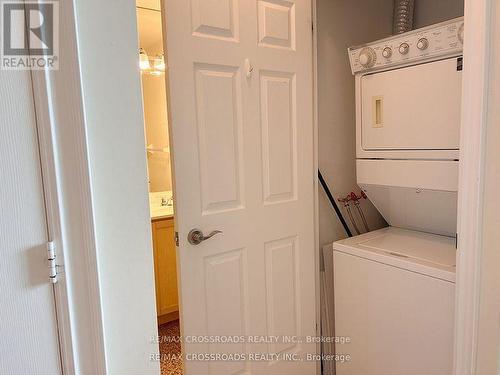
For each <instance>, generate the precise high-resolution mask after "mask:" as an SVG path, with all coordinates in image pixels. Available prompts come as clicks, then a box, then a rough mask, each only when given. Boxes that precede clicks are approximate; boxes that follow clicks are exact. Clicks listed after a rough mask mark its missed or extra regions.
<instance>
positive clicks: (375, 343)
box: [317, 0, 466, 375]
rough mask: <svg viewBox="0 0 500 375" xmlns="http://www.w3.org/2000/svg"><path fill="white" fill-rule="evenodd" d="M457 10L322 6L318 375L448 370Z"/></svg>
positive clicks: (459, 61) (461, 29)
mask: <svg viewBox="0 0 500 375" xmlns="http://www.w3.org/2000/svg"><path fill="white" fill-rule="evenodd" d="M463 5H464V4H463V1H460V0H448V1H441V2H433V1H428V0H415V1H406V0H401V1H398V0H396V1H392V0H389V1H356V2H343V1H326V0H318V2H317V46H318V47H317V53H318V56H317V70H318V84H317V90H318V127H319V169H320V172H321V174H322V176H323V177H324V180H325V184H324V185H323V186H322V187H320V191H319V202H320V203H319V211H320V242H321V245H324V247H323V252H322V262H321V269H322V272H321V285H322V288H321V297H322V298H321V299H322V302H321V316H322V318H321V327H322V329H321V330H322V336H324V337H336V338H337V340H336V343H335V342H324V343H323V345H322V353H323V354H335V355H336V356H337V357H336V361H327V360H324V361H323V365H322V368H323V373H324V374H335V373H336V374H338V375H357V374H370V375H379V374H380V375H382V374H409V375H413V374H415V375H416V374H429V375H434V374H435V375H444V374H451V373H452V365H453V339H454V337H453V334H454V333H453V330H454V305H455V266H456V227H457V194H458V167H459V163H460V157H459V147H460V122H461V98H462V67H463V64H464V57H463V53H462V49H463V36H464V33H466V27H465V26H464V19H463ZM327 190H329V191H328V192H327ZM328 196H329V197H330V200H328ZM332 206H333V208H337V211H335V210H333V209H332ZM335 206H337V207H335ZM345 237H349V238H346V239H342V238H345ZM332 242H333V243H332Z"/></svg>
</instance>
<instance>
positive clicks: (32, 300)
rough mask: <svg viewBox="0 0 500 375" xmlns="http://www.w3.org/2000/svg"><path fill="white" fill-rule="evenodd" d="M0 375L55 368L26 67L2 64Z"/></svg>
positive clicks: (57, 370) (53, 329)
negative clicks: (10, 67) (4, 67)
mask: <svg viewBox="0 0 500 375" xmlns="http://www.w3.org/2000/svg"><path fill="white" fill-rule="evenodd" d="M0 160H1V164H0V184H1V187H0V207H1V210H2V213H1V215H0V254H1V256H2V261H1V262H0V296H1V301H2V303H1V304H0V351H1V354H0V374H30V375H36V374H40V375H47V374H50V375H56V374H60V373H61V370H60V358H59V346H58V339H57V326H56V316H55V306H54V295H53V289H52V288H53V287H52V284H49V281H48V268H47V262H46V259H47V254H46V243H47V225H46V218H45V206H44V200H43V188H42V179H41V172H40V159H39V151H38V141H37V132H36V124H35V112H34V103H33V92H32V87H31V78H30V72H29V71H4V70H0Z"/></svg>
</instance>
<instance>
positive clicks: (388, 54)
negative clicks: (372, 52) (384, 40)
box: [382, 47, 392, 59]
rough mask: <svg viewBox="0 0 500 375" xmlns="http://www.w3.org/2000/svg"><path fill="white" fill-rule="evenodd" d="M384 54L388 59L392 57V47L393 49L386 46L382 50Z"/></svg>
mask: <svg viewBox="0 0 500 375" xmlns="http://www.w3.org/2000/svg"><path fill="white" fill-rule="evenodd" d="M382 56H384V57H385V58H386V59H388V58H389V57H391V56H392V49H391V47H385V48H384V49H383V50H382Z"/></svg>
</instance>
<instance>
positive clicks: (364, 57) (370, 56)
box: [359, 47, 377, 68]
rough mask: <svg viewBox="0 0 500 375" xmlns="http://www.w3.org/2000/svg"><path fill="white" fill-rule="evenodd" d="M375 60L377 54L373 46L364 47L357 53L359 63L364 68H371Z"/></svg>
mask: <svg viewBox="0 0 500 375" xmlns="http://www.w3.org/2000/svg"><path fill="white" fill-rule="evenodd" d="M376 61H377V54H376V52H375V51H374V50H373V48H370V47H366V48H363V49H362V50H361V52H360V53H359V63H360V64H361V65H363V66H364V67H365V68H371V67H372V66H374V65H375V62H376Z"/></svg>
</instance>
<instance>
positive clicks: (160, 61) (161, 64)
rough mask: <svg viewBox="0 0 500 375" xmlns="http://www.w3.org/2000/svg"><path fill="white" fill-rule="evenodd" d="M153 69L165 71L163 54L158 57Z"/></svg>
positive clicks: (155, 59)
mask: <svg viewBox="0 0 500 375" xmlns="http://www.w3.org/2000/svg"><path fill="white" fill-rule="evenodd" d="M153 67H154V69H155V70H158V71H160V72H164V71H165V57H164V55H163V54H161V55H157V56H156V57H155V58H154V60H153Z"/></svg>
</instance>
